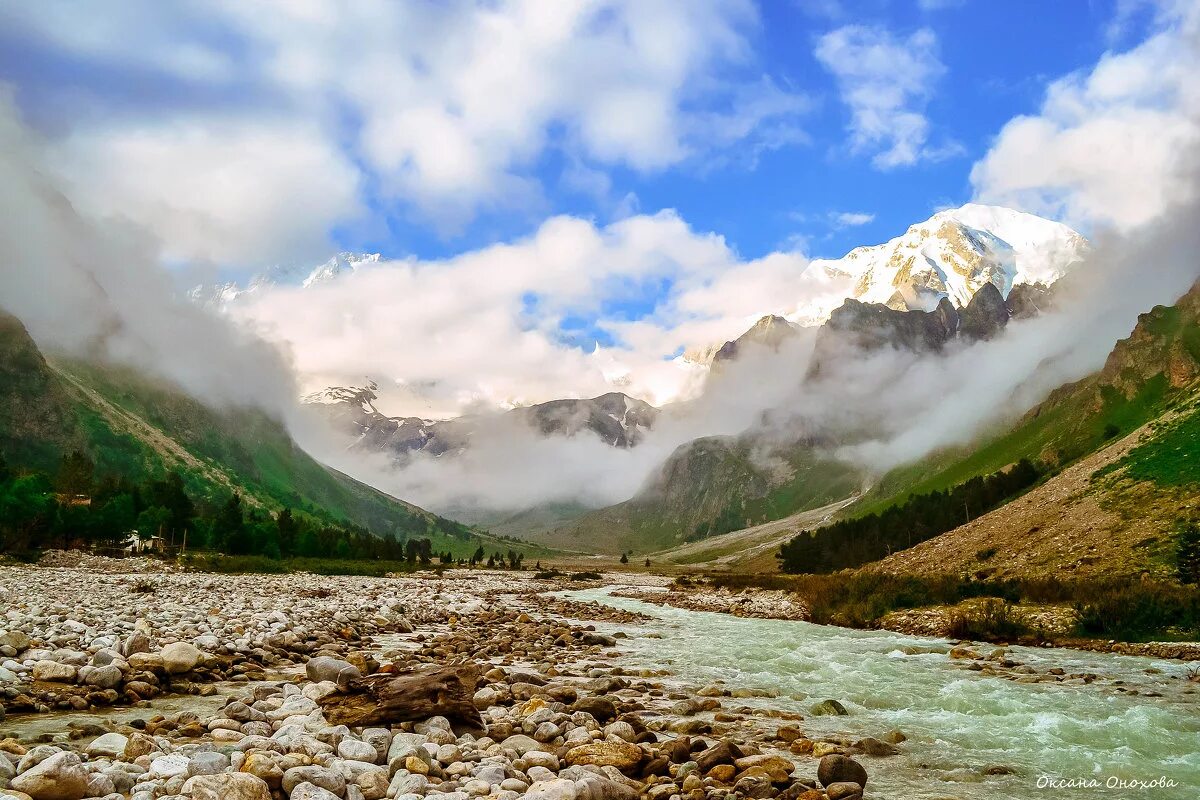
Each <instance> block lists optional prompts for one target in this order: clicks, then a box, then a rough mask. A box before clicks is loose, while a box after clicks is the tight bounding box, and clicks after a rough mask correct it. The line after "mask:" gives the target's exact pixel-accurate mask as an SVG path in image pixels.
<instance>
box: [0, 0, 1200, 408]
mask: <svg viewBox="0 0 1200 800" xmlns="http://www.w3.org/2000/svg"><path fill="white" fill-rule="evenodd" d="M1198 31H1200V12H1198V11H1197V7H1196V5H1195V3H1194V2H1191V1H1189V0H1061V1H1060V2H1051V3H1045V2H1032V0H1010V1H1008V2H985V1H984V0H858V2H849V0H771V1H770V2H767V1H765V0H760V1H758V2H756V0H688V1H687V2H684V0H678V1H676V0H660V1H658V2H655V1H654V0H488V1H487V2H483V1H482V0H480V1H479V2H476V1H474V0H453V1H448V2H426V0H394V1H393V0H353V1H352V2H340V1H336V0H312V1H311V2H308V3H303V4H300V3H293V2H289V1H288V0H254V1H253V2H228V3H225V2H217V3H213V2H205V1H202V0H175V1H174V2H170V3H163V2H160V0H112V2H107V3H104V4H91V5H89V4H79V3H75V2H69V1H68V0H44V2H38V3H23V2H6V1H5V0H0V88H2V89H3V91H0V112H3V113H5V114H9V113H15V115H16V116H18V117H19V118H20V120H21V123H22V124H23V126H24V128H23V130H25V131H26V133H27V136H28V137H29V138H30V139H31V140H32V141H34V142H36V146H37V149H38V150H39V152H40V153H41V154H42V159H43V161H44V163H45V165H46V169H47V170H48V171H49V172H51V173H53V177H54V178H55V179H56V180H57V181H58V182H59V184H60V185H61V187H62V191H63V193H64V194H65V195H66V197H67V198H68V199H69V200H70V201H71V202H72V203H73V204H74V205H75V206H76V207H77V208H78V209H80V210H81V211H83V212H84V213H86V214H88V215H89V216H91V217H93V218H95V219H97V220H100V221H102V222H103V223H105V224H107V223H111V222H113V221H116V222H119V223H120V224H121V225H122V226H126V225H130V224H132V226H134V228H135V229H137V230H138V231H139V232H140V233H141V234H143V235H144V237H145V241H146V242H148V243H150V244H149V245H148V246H150V247H152V248H153V249H154V256H155V258H154V261H155V264H156V267H155V268H158V269H161V268H166V269H169V270H171V271H172V272H173V273H175V275H176V276H177V277H178V278H179V281H180V283H181V285H184V286H187V285H194V284H195V283H200V282H213V281H216V280H219V279H226V278H233V279H236V280H240V281H244V280H245V279H246V278H247V277H249V276H250V275H252V274H254V273H256V272H258V271H260V270H262V269H264V268H265V267H267V266H270V265H273V264H295V265H315V264H319V263H321V262H323V261H325V260H326V259H328V258H329V257H330V255H331V254H333V253H334V252H337V251H339V250H348V251H365V252H379V253H382V254H383V255H384V256H385V257H387V258H389V259H403V261H402V262H398V263H397V262H393V263H391V264H389V265H387V266H385V267H380V268H378V269H376V270H374V271H373V273H374V274H372V275H369V276H366V275H357V274H356V275H355V276H354V279H353V280H351V281H348V282H346V281H339V285H338V286H333V287H326V288H321V289H319V290H312V291H308V292H307V294H305V295H304V296H303V297H301V296H300V295H297V294H294V293H288V292H286V291H279V292H261V293H259V294H258V295H256V296H255V297H253V298H244V299H242V300H240V301H239V303H238V304H237V306H236V308H232V309H230V313H231V314H234V315H235V316H239V317H241V318H242V319H245V320H248V321H250V322H252V323H253V324H255V325H256V326H257V327H258V328H259V330H260V331H264V332H265V334H264V335H267V336H269V337H274V338H275V339H277V340H278V341H279V343H281V344H283V345H285V346H287V347H289V348H290V349H291V351H292V353H293V357H294V359H295V364H296V367H297V369H298V370H299V371H300V372H301V373H302V374H303V375H304V376H306V379H307V381H308V383H309V387H310V388H320V387H321V385H322V382H325V383H324V385H328V382H337V381H342V380H358V379H361V377H362V376H363V375H371V376H372V377H373V378H379V379H381V380H382V381H385V382H386V381H388V380H391V381H393V382H395V383H397V384H398V385H400V384H403V385H406V386H416V385H419V386H423V387H428V386H432V387H436V391H437V392H439V393H440V397H439V399H438V401H437V402H438V403H439V404H440V405H438V406H437V408H438V409H439V410H441V409H442V408H444V407H446V406H454V405H459V406H461V405H465V404H470V403H472V402H476V401H478V400H481V399H482V400H484V401H487V402H503V403H513V402H529V401H539V400H545V399H550V398H552V397H561V396H567V395H582V394H595V393H599V392H600V391H605V390H607V389H608V388H611V387H612V386H614V385H621V386H628V387H635V388H639V387H640V389H641V390H642V391H643V394H644V396H647V397H654V398H659V399H662V398H664V397H670V396H675V393H677V392H679V391H681V388H680V387H681V385H682V383H684V382H686V380H687V379H688V376H687V375H686V374H684V373H681V372H679V371H678V370H675V368H674V367H669V366H667V365H668V364H669V363H670V361H671V359H672V358H673V357H674V356H676V355H678V354H679V353H680V352H681V351H682V350H684V349H686V348H691V347H702V346H707V345H710V344H712V343H714V342H717V343H719V342H721V341H724V340H726V339H729V338H733V337H736V336H737V335H739V334H740V333H741V332H742V331H744V330H745V329H746V327H748V325H749V324H750V323H752V322H753V320H754V319H757V318H758V317H759V316H761V315H763V314H766V313H781V314H788V313H793V312H795V313H796V314H797V316H798V315H799V312H798V311H797V310H798V309H801V308H802V307H805V304H806V303H809V301H811V300H813V298H812V297H810V296H809V294H808V293H809V292H811V291H816V290H815V289H813V288H812V286H811V285H810V284H808V283H805V279H806V277H807V276H806V269H807V265H808V259H809V258H810V257H837V256H840V255H842V254H843V253H845V252H846V251H848V250H850V249H851V248H853V247H856V246H859V245H864V244H877V243H880V242H883V241H886V240H887V239H889V238H891V237H894V236H897V235H899V234H901V233H902V232H903V231H904V230H905V229H906V228H907V227H908V226H909V225H911V224H913V223H915V222H918V221H921V220H924V219H926V218H928V217H929V216H930V215H931V214H932V213H933V212H934V211H936V210H938V209H940V208H943V207H948V206H957V205H961V204H963V203H965V202H968V201H971V200H978V201H981V202H994V203H997V204H1003V205H1010V206H1013V207H1016V208H1019V209H1022V210H1026V211H1030V212H1033V213H1039V214H1042V215H1045V216H1050V217H1054V218H1057V219H1060V220H1062V221H1064V222H1067V223H1068V224H1071V225H1073V226H1075V227H1076V228H1077V229H1079V230H1081V231H1083V232H1084V233H1087V234H1091V233H1092V232H1093V228H1094V227H1096V226H1103V225H1110V226H1114V227H1116V228H1118V229H1128V228H1129V227H1130V226H1133V225H1137V224H1141V223H1143V222H1146V221H1148V220H1149V219H1152V218H1153V217H1154V216H1155V215H1156V214H1157V213H1159V212H1161V210H1162V208H1163V206H1164V203H1165V202H1166V198H1167V197H1168V196H1169V195H1170V192H1168V191H1166V190H1165V189H1164V187H1167V188H1170V185H1171V181H1172V176H1173V175H1174V174H1175V170H1174V166H1173V162H1172V156H1173V154H1174V153H1178V152H1180V151H1181V150H1182V148H1183V147H1185V146H1187V145H1190V143H1191V142H1192V140H1193V138H1195V137H1196V136H1197V135H1198V133H1197V125H1196V123H1195V120H1196V119H1197V116H1198V115H1197V113H1196V111H1197V110H1196V109H1194V108H1192V104H1194V102H1195V92H1194V90H1193V89H1192V88H1191V87H1192V85H1193V84H1194V75H1195V74H1197V71H1200V65H1197V64H1196V59H1195V53H1196V50H1197V48H1196V39H1197V38H1200V33H1198ZM10 98H11V100H10ZM840 298H841V295H840V294H839V295H838V297H837V298H834V299H835V300H838V301H840ZM597 344H599V345H600V346H601V347H602V348H603V349H604V351H605V352H602V353H599V354H594V355H593V354H592V350H593V349H594V348H595V347H596V345H597ZM351 355H352V356H353V357H351ZM672 370H675V371H672ZM355 376H357V378H356V377H355ZM430 402H433V401H430Z"/></svg>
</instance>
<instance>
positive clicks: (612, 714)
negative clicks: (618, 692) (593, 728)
mask: <svg viewBox="0 0 1200 800" xmlns="http://www.w3.org/2000/svg"><path fill="white" fill-rule="evenodd" d="M571 708H573V709H574V710H575V711H583V712H585V713H587V714H591V715H592V716H593V717H595V718H596V720H597V721H598V722H600V723H605V722H608V721H609V720H611V719H615V718H616V716H617V707H616V705H615V704H614V703H613V701H612V700H609V699H608V698H607V697H581V698H579V699H578V700H576V701H575V704H574V705H572V706H571Z"/></svg>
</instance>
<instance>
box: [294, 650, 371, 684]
mask: <svg viewBox="0 0 1200 800" xmlns="http://www.w3.org/2000/svg"><path fill="white" fill-rule="evenodd" d="M304 672H305V674H306V675H308V679H309V680H310V681H313V682H315V683H320V682H321V681H331V682H333V683H334V684H337V683H338V676H340V675H343V673H344V674H345V678H344V679H343V680H345V679H351V680H352V679H355V678H361V677H362V670H360V669H359V668H358V667H356V666H354V665H353V664H351V663H350V662H349V661H342V660H341V659H339V658H333V657H332V656H317V657H316V658H310V659H309V660H308V663H307V664H305V665H304Z"/></svg>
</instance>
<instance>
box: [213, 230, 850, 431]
mask: <svg viewBox="0 0 1200 800" xmlns="http://www.w3.org/2000/svg"><path fill="white" fill-rule="evenodd" d="M807 266H808V260H807V259H806V258H805V257H804V256H803V255H801V254H800V253H797V252H781V253H773V254H771V255H768V256H766V257H764V258H760V259H755V260H749V261H745V260H742V259H740V258H739V257H738V255H737V254H736V253H735V252H734V251H733V250H732V249H731V248H730V247H729V246H728V245H727V244H726V242H725V241H724V240H723V239H722V238H721V237H720V236H717V235H715V234H711V233H703V232H697V231H694V230H692V229H691V228H690V227H689V226H688V225H687V224H686V223H685V222H684V221H683V220H682V219H680V218H679V217H678V216H677V215H676V214H674V213H672V212H661V213H659V214H656V215H653V216H647V215H638V216H631V217H628V218H625V219H622V220H620V221H617V222H613V223H612V224H610V225H607V226H604V227H599V226H597V225H596V224H595V223H593V222H590V221H587V220H582V219H578V218H574V217H555V218H552V219H549V220H547V221H546V222H545V223H543V224H542V225H541V227H540V228H539V229H538V230H537V231H536V232H535V233H534V234H533V235H531V236H529V237H527V238H525V239H521V240H518V241H516V242H513V243H510V244H498V245H493V246H490V247H486V248H483V249H481V250H477V251H473V252H468V253H464V254H462V255H459V256H456V257H454V258H451V259H448V260H444V261H418V260H406V261H391V262H384V263H382V264H380V265H378V266H372V267H369V268H365V269H362V270H360V271H358V272H356V273H355V274H353V275H348V276H343V277H341V278H339V279H338V280H335V281H330V282H328V283H324V284H317V285H313V286H310V287H309V288H305V289H301V288H286V287H278V288H262V289H259V290H257V291H255V292H251V293H248V294H246V295H244V296H242V297H241V298H239V300H238V301H237V302H236V303H235V304H234V305H233V306H232V308H231V309H230V312H231V313H232V314H233V315H234V316H235V317H237V318H238V319H240V320H243V321H246V322H249V323H251V324H252V325H254V326H255V328H256V329H258V330H259V331H260V332H261V333H262V334H263V335H264V336H265V337H266V338H268V339H269V340H272V341H275V342H279V343H282V344H284V345H285V346H286V347H287V348H288V350H289V351H290V355H291V358H292V359H293V362H294V364H295V366H296V368H297V370H298V371H299V373H300V374H301V375H303V376H304V379H305V381H306V382H307V388H309V389H318V388H324V387H325V386H328V385H331V384H333V385H344V384H346V383H359V382H361V381H362V379H363V376H364V375H370V376H372V377H374V378H376V379H378V380H380V381H381V382H383V383H388V382H391V383H392V384H393V387H394V389H393V391H392V392H390V394H391V395H393V399H394V402H396V403H397V405H395V406H392V407H390V408H389V409H388V410H389V411H393V412H395V413H401V412H403V413H413V414H420V415H426V416H441V415H452V414H457V413H460V412H461V411H462V410H463V409H465V408H468V407H470V406H472V405H473V404H479V403H482V404H485V405H489V406H498V405H500V406H502V405H510V404H524V403H531V402H540V401H544V400H549V399H553V398H556V397H564V396H590V395H595V394H600V393H603V392H606V391H611V390H612V389H613V388H614V387H616V388H621V389H624V390H625V391H628V392H629V393H630V394H634V395H637V396H641V397H644V398H645V399H647V400H649V401H651V402H655V403H661V402H665V401H668V400H671V399H674V398H677V397H679V396H680V395H683V394H687V393H688V392H689V391H691V390H692V389H694V388H695V387H694V385H693V382H694V381H695V380H696V379H697V377H698V375H697V372H696V369H695V367H694V365H687V364H683V363H680V362H678V361H675V360H672V359H671V356H672V355H674V354H675V353H677V352H678V351H679V350H680V349H681V348H690V347H695V346H704V345H709V344H712V343H714V342H715V343H720V342H723V341H726V340H727V339H731V338H734V337H736V336H738V335H740V334H741V333H743V332H744V331H745V330H746V328H747V327H749V325H750V324H751V323H753V321H754V320H755V319H757V318H758V316H760V315H761V314H763V313H768V312H774V313H788V312H790V311H793V310H794V309H795V307H796V306H797V305H798V304H800V303H801V301H802V300H805V299H808V298H809V295H810V294H811V293H812V292H813V291H818V290H824V289H826V287H824V286H823V285H818V284H819V283H820V280H821V279H820V278H814V277H813V276H809V275H808V274H807V273H806V271H805V270H806V268H807ZM664 287H666V288H664ZM843 288H844V287H838V291H842V289H843ZM842 296H844V293H843V294H842ZM367 298H369V301H368V300H366V299H367ZM647 298H651V299H655V298H656V299H657V305H656V307H655V308H654V309H652V310H651V311H650V312H649V313H642V311H639V312H638V313H637V314H636V315H633V316H636V317H637V319H636V321H626V320H623V319H621V317H622V314H621V312H620V309H621V307H622V306H623V305H625V304H628V303H633V304H637V305H639V306H641V305H642V304H644V303H645V302H646V300H647ZM614 309H617V310H616V311H614ZM567 318H573V319H582V320H587V321H591V324H593V325H594V326H595V329H596V331H598V333H597V336H598V337H599V338H602V339H605V338H608V337H611V338H612V339H613V340H614V341H615V345H613V346H609V347H603V348H600V349H599V350H598V351H597V352H591V348H590V347H586V346H585V347H583V348H580V347H578V346H576V345H577V342H576V343H569V342H565V341H563V337H562V332H561V328H562V322H563V320H564V319H567ZM585 335H586V334H585ZM396 382H399V383H400V384H402V387H401V386H397V385H396ZM399 388H403V390H404V391H403V394H405V395H406V397H405V398H403V399H399V398H398V395H399V394H400V392H399V391H397V389H399Z"/></svg>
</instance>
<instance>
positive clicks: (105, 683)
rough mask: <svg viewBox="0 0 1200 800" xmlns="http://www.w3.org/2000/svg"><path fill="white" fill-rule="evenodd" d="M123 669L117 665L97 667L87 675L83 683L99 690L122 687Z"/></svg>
mask: <svg viewBox="0 0 1200 800" xmlns="http://www.w3.org/2000/svg"><path fill="white" fill-rule="evenodd" d="M121 678H122V675H121V668H120V667H118V666H117V665H115V664H109V665H107V666H104V667H96V668H95V669H93V670H92V671H91V672H89V673H88V674H87V677H86V678H84V679H83V682H84V683H85V684H87V685H88V686H95V687H96V688H98V689H115V688H117V687H118V686H120V685H121Z"/></svg>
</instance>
